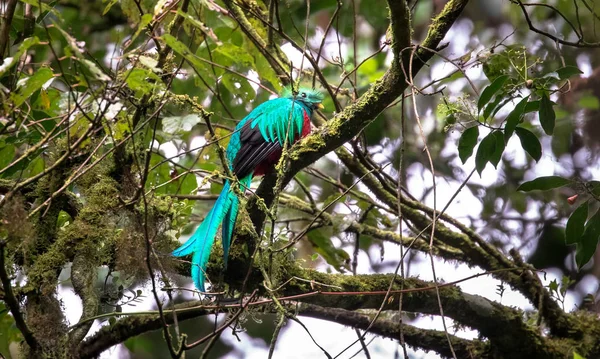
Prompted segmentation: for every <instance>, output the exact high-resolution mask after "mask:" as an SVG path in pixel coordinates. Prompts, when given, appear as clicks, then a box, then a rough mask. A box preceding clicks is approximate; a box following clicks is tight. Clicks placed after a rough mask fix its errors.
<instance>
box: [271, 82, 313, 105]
mask: <svg viewBox="0 0 600 359" xmlns="http://www.w3.org/2000/svg"><path fill="white" fill-rule="evenodd" d="M281 97H284V98H289V99H292V100H297V101H302V102H305V103H307V104H311V105H316V104H319V103H321V102H322V101H323V94H322V93H321V92H320V91H319V90H316V89H311V88H308V87H300V88H299V89H298V91H293V90H292V88H291V87H290V86H286V87H284V88H283V91H282V93H281Z"/></svg>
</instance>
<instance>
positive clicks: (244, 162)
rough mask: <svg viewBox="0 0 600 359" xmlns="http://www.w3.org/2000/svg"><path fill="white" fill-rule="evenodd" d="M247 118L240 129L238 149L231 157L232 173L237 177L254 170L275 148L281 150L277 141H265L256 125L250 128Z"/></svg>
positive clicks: (244, 175) (250, 121)
mask: <svg viewBox="0 0 600 359" xmlns="http://www.w3.org/2000/svg"><path fill="white" fill-rule="evenodd" d="M251 123H252V120H251V119H250V120H248V122H246V123H245V124H244V126H243V127H242V128H241V130H240V143H241V146H240V149H239V151H238V153H237V154H236V156H235V158H234V159H233V173H235V175H236V176H237V178H244V177H246V176H247V175H249V174H252V173H253V172H254V169H255V168H256V166H258V165H259V164H260V163H262V162H263V161H265V160H266V159H267V158H269V156H270V155H271V154H272V153H274V152H275V151H277V150H281V145H280V144H279V141H275V142H270V141H267V140H266V139H265V138H264V137H263V136H262V134H261V133H260V130H259V129H258V126H255V127H254V128H252V126H250V124H251Z"/></svg>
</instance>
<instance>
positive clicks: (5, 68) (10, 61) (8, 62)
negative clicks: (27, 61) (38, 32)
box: [0, 36, 40, 77]
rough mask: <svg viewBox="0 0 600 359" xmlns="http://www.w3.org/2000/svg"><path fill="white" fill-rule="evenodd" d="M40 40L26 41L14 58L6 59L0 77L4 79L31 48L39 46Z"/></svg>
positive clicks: (29, 39)
mask: <svg viewBox="0 0 600 359" xmlns="http://www.w3.org/2000/svg"><path fill="white" fill-rule="evenodd" d="M39 43H40V40H39V39H38V38H37V37H35V36H34V37H30V38H28V39H25V40H24V41H23V43H21V45H20V46H19V50H17V52H15V53H14V54H12V55H13V56H12V57H5V58H4V62H3V63H2V64H0V77H2V76H3V75H4V74H5V73H6V72H7V71H8V70H10V69H11V68H12V67H13V66H14V65H15V64H17V63H18V62H19V59H20V58H21V56H23V54H24V53H25V51H27V50H28V49H29V48H30V47H31V46H33V45H38V44H39Z"/></svg>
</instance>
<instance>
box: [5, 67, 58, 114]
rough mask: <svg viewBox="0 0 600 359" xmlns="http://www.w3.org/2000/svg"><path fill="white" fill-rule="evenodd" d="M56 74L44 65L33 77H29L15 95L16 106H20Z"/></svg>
mask: <svg viewBox="0 0 600 359" xmlns="http://www.w3.org/2000/svg"><path fill="white" fill-rule="evenodd" d="M53 76H54V74H53V73H52V70H51V69H49V68H47V67H42V68H40V69H39V70H37V71H36V72H35V73H34V74H33V75H31V77H29V78H27V79H26V81H25V84H24V85H23V86H22V87H21V88H20V89H19V91H18V93H15V94H14V95H13V101H14V103H15V106H17V107H19V106H21V105H22V104H23V102H25V100H27V99H28V98H29V97H30V96H31V95H32V94H33V93H34V92H35V91H37V90H39V89H40V88H42V85H44V84H45V83H46V82H48V80H50V79H51V78H52V77H53Z"/></svg>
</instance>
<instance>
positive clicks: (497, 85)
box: [477, 75, 508, 112]
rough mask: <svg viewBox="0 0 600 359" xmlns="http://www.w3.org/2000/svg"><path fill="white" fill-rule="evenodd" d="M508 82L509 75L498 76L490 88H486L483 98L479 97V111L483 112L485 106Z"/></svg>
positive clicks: (482, 94)
mask: <svg viewBox="0 0 600 359" xmlns="http://www.w3.org/2000/svg"><path fill="white" fill-rule="evenodd" d="M506 80H508V75H502V76H498V77H497V78H496V79H495V80H494V81H493V82H492V83H491V84H490V85H489V86H488V87H486V88H485V89H484V90H483V92H482V93H481V96H479V101H477V110H478V112H481V109H482V108H483V106H485V105H486V104H487V103H488V102H490V100H491V99H492V96H494V95H495V94H496V92H498V91H499V90H500V89H501V88H502V85H504V83H505V82H506Z"/></svg>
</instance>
